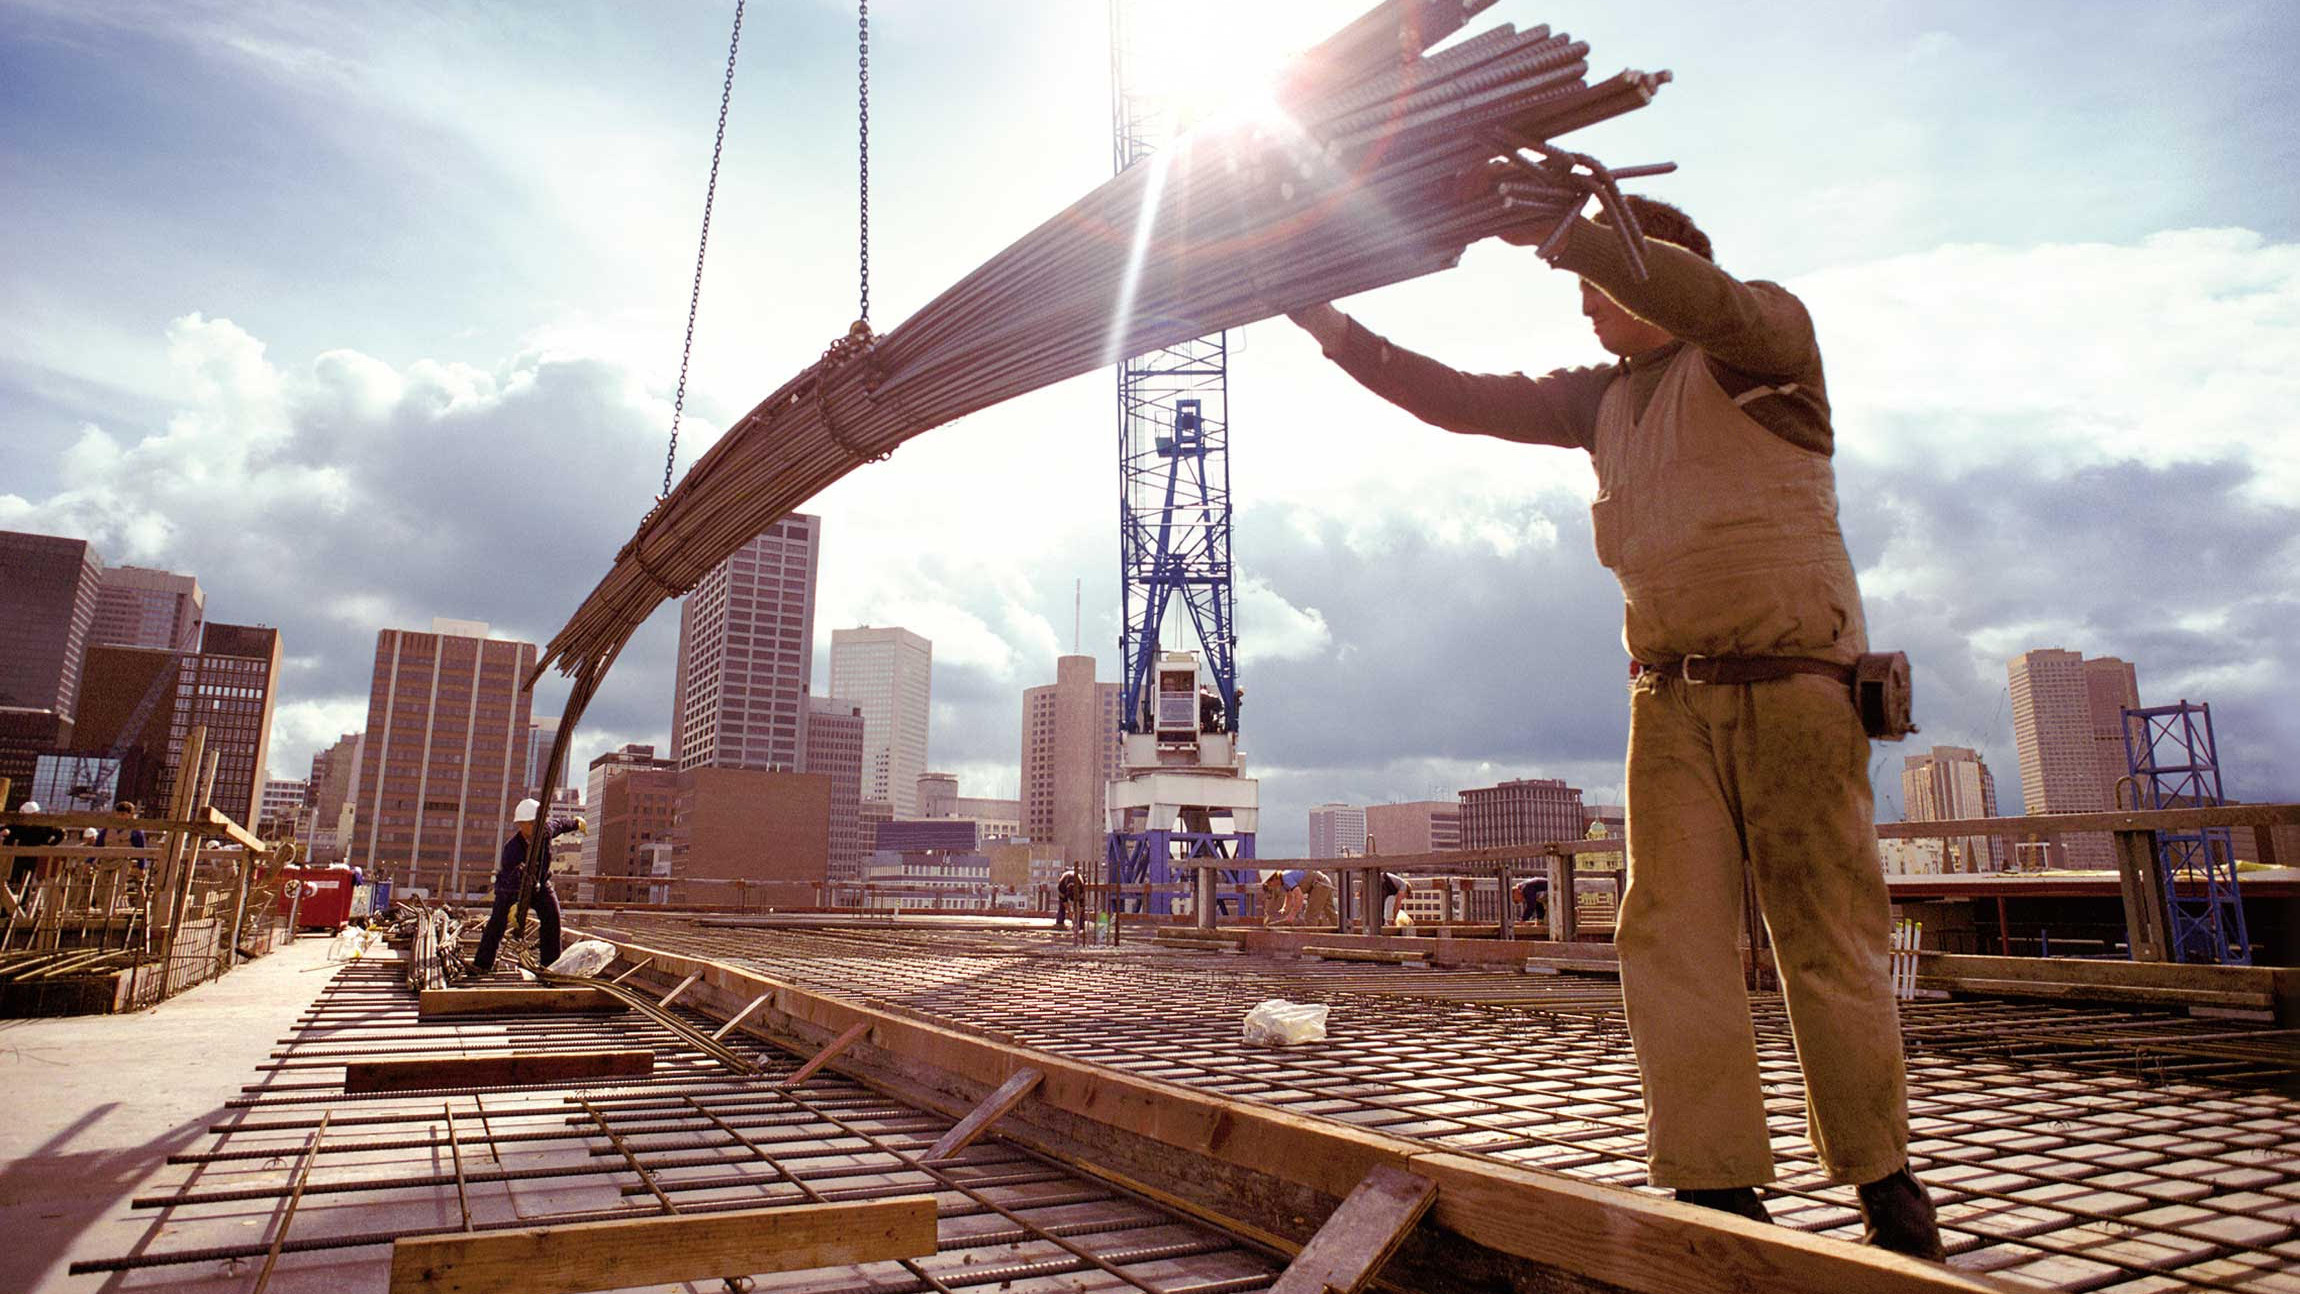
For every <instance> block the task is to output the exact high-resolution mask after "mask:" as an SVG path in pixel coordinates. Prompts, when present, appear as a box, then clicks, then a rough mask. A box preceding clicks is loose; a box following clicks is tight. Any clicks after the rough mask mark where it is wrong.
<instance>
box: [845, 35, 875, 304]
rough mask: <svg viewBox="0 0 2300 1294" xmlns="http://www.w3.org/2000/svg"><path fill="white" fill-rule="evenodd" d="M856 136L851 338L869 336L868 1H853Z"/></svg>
mask: <svg viewBox="0 0 2300 1294" xmlns="http://www.w3.org/2000/svg"><path fill="white" fill-rule="evenodd" d="M855 117H856V123H857V124H856V127H855V134H856V138H857V143H858V146H859V147H858V156H859V159H860V161H859V166H860V170H861V172H862V183H861V185H860V189H859V192H860V194H861V199H862V221H861V246H860V247H859V249H858V255H857V257H856V259H857V260H858V261H859V262H860V264H861V266H862V306H861V309H860V311H859V312H858V313H857V314H856V315H855V326H854V327H853V328H850V329H848V330H847V331H848V333H849V335H851V336H858V337H868V336H869V335H870V0H855Z"/></svg>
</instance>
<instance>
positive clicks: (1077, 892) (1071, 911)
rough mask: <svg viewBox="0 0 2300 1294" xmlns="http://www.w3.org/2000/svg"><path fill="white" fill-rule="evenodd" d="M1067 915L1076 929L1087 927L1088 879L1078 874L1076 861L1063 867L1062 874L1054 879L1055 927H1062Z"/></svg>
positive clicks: (1058, 928)
mask: <svg viewBox="0 0 2300 1294" xmlns="http://www.w3.org/2000/svg"><path fill="white" fill-rule="evenodd" d="M1065 917H1068V918H1070V920H1071V922H1072V926H1073V928H1074V929H1078V930H1084V929H1085V928H1086V879H1085V878H1084V877H1082V876H1080V875H1079V874H1078V864H1076V863H1072V864H1070V865H1069V866H1068V867H1065V868H1063V869H1062V875H1060V876H1058V877H1056V878H1055V879H1054V928H1055V929H1057V930H1060V929H1061V928H1062V921H1063V918H1065Z"/></svg>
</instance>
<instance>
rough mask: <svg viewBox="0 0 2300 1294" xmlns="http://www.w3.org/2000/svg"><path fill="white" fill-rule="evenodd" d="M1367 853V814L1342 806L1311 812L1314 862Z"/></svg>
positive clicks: (1359, 807)
mask: <svg viewBox="0 0 2300 1294" xmlns="http://www.w3.org/2000/svg"><path fill="white" fill-rule="evenodd" d="M1364 852H1366V810H1365V807H1364V806H1363V805H1356V804H1342V803H1339V802H1334V803H1328V804H1321V805H1319V806H1318V807H1316V808H1314V809H1312V810H1310V854H1309V856H1310V857H1312V858H1352V857H1355V856H1357V855H1359V854H1363V853H1364Z"/></svg>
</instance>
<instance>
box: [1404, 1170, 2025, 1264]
mask: <svg viewBox="0 0 2300 1294" xmlns="http://www.w3.org/2000/svg"><path fill="white" fill-rule="evenodd" d="M1412 1163H1413V1171H1414V1172H1416V1173H1419V1174H1421V1175H1422V1176H1424V1177H1426V1178H1429V1179H1430V1180H1431V1181H1433V1182H1435V1183H1437V1187H1438V1197H1437V1203H1436V1204H1435V1206H1434V1207H1432V1208H1431V1210H1430V1217H1431V1219H1432V1220H1433V1221H1435V1222H1436V1223H1437V1224H1438V1225H1440V1226H1442V1227H1445V1228H1447V1229H1448V1230H1451V1231H1456V1232H1459V1233H1461V1234H1463V1235H1468V1236H1475V1237H1476V1238H1477V1240H1478V1243H1480V1244H1483V1245H1485V1246H1486V1247H1487V1248H1490V1249H1497V1250H1500V1251H1501V1252H1503V1253H1509V1254H1515V1255H1517V1256H1518V1257H1520V1258H1527V1259H1531V1260H1532V1261H1534V1262H1537V1263H1543V1264H1546V1265H1549V1266H1554V1267H1562V1268H1564V1269H1565V1270H1567V1271H1573V1272H1582V1273H1586V1274H1589V1275H1592V1276H1596V1277H1597V1278H1599V1279H1600V1280H1603V1281H1605V1282H1607V1283H1609V1284H1614V1285H1620V1286H1623V1287H1624V1288H1627V1289H1634V1290H1653V1291H1684V1292H1685V1294H1697V1292H1698V1291H1705V1290H1716V1291H1727V1290H1759V1289H1761V1290H1859V1291H1860V1292H1861V1294H2006V1292H2007V1291H2009V1290H2012V1289H2014V1288H2016V1287H2014V1286H2010V1285H2006V1284H2003V1283H2001V1282H1998V1281H1993V1280H1990V1279H1988V1278H1986V1277H1981V1276H1973V1275H1968V1274H1966V1273H1964V1272H1960V1271H1957V1270H1955V1269H1954V1268H1950V1267H1945V1266H1942V1265H1941V1264H1939V1263H1928V1262H1924V1261H1922V1260H1920V1259H1916V1258H1905V1257H1903V1256H1901V1255H1899V1254H1894V1253H1887V1252H1885V1251H1884V1250H1881V1249H1857V1248H1855V1247H1853V1246H1851V1245H1848V1244H1846V1243H1845V1242H1843V1241H1841V1240H1830V1239H1826V1238H1824V1237H1821V1236H1810V1235H1806V1234H1805V1233H1804V1232H1802V1231H1796V1230H1792V1229H1790V1228H1788V1227H1776V1226H1769V1225H1767V1224H1765V1223H1762V1222H1752V1221H1750V1220H1748V1219H1746V1218H1740V1217H1735V1216H1734V1215H1732V1214H1729V1213H1724V1212H1720V1211H1719V1210H1716V1209H1705V1208H1702V1207H1700V1206H1698V1205H1693V1204H1680V1203H1678V1202H1677V1201H1675V1200H1664V1199H1658V1198H1655V1197H1652V1196H1640V1195H1633V1194H1630V1193H1628V1192H1626V1191H1622V1190H1618V1189H1616V1188H1614V1187H1610V1186H1601V1185H1599V1184H1597V1183H1595V1182H1584V1181H1580V1180H1578V1179H1576V1178H1571V1177H1566V1176H1564V1175H1563V1174H1559V1173H1543V1172H1536V1171H1534V1170H1531V1169H1523V1168H1516V1167H1513V1166H1511V1165H1508V1164H1503V1163H1500V1162H1497V1161H1495V1160H1492V1159H1483V1158H1476V1157H1472V1156H1469V1155H1461V1154H1454V1153H1450V1152H1443V1151H1441V1152H1435V1153H1430V1154H1422V1155H1416V1156H1414V1158H1413V1161H1412Z"/></svg>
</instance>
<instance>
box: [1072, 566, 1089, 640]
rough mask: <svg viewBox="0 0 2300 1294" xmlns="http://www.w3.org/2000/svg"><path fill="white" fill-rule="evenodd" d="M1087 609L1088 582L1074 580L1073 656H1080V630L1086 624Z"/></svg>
mask: <svg viewBox="0 0 2300 1294" xmlns="http://www.w3.org/2000/svg"><path fill="white" fill-rule="evenodd" d="M1085 607H1086V581H1085V580H1083V579H1077V580H1072V581H1071V582H1070V654H1071V655H1073V656H1076V655H1077V654H1078V649H1079V645H1080V642H1081V638H1080V628H1081V626H1082V625H1084V624H1085V617H1084V615H1083V614H1082V613H1083V611H1084V609H1085Z"/></svg>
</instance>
